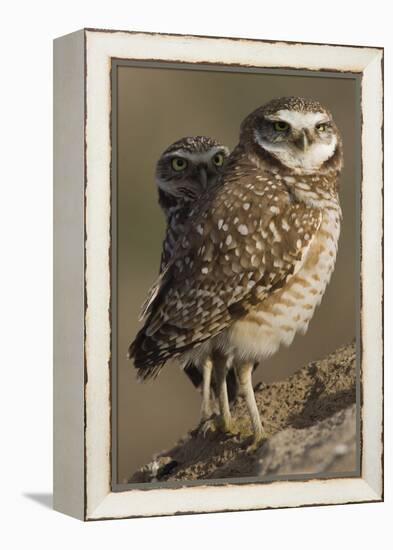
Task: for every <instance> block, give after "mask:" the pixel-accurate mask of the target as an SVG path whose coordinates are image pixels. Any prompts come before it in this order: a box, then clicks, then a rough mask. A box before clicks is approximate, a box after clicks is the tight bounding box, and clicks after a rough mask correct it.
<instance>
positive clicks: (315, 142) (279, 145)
mask: <svg viewBox="0 0 393 550" xmlns="http://www.w3.org/2000/svg"><path fill="white" fill-rule="evenodd" d="M240 141H241V142H242V141H243V142H248V144H249V145H251V146H253V150H254V152H255V153H256V154H257V155H258V154H259V155H260V156H262V157H265V158H266V157H270V159H274V160H275V161H277V162H278V163H279V164H281V165H282V166H284V167H286V168H288V169H289V170H291V171H294V172H296V173H313V172H317V171H318V172H320V171H321V170H322V171H323V169H324V168H326V169H327V170H331V169H332V168H333V169H334V170H336V171H339V170H340V168H341V165H342V145H341V138H340V134H339V131H338V129H337V126H336V124H335V123H334V120H333V118H332V115H331V113H330V112H329V111H328V110H327V109H326V108H325V107H323V106H322V105H321V104H320V103H319V102H318V101H314V100H310V99H304V98H302V97H282V98H279V99H274V100H272V101H270V102H269V103H267V104H265V105H263V106H262V107H259V108H258V109H256V111H254V112H253V113H251V114H250V115H249V116H248V117H247V118H246V119H245V120H244V122H243V124H242V126H241V137H240Z"/></svg>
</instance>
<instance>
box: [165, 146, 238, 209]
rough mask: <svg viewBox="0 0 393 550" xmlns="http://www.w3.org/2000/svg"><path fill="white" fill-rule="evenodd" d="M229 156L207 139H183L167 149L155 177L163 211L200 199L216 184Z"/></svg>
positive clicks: (223, 148)
mask: <svg viewBox="0 0 393 550" xmlns="http://www.w3.org/2000/svg"><path fill="white" fill-rule="evenodd" d="M228 156H229V150H228V148H227V147H224V146H223V145H221V144H220V143H219V142H218V141H216V140H215V139H212V138H210V137H206V136H194V137H184V138H182V139H179V140H178V141H175V143H172V145H170V146H169V147H167V149H165V151H164V152H163V153H162V155H161V157H160V158H159V160H158V162H157V165H156V176H155V177H156V184H157V186H158V191H159V199H160V204H161V206H162V207H163V208H164V210H166V209H167V208H169V207H171V206H176V205H179V204H185V203H187V202H192V201H195V199H197V198H198V197H200V195H201V194H202V193H203V192H204V191H206V189H207V188H208V187H209V186H211V185H214V184H215V183H216V181H217V179H218V177H219V175H220V174H221V173H222V171H223V169H224V166H225V162H226V159H227V157H228Z"/></svg>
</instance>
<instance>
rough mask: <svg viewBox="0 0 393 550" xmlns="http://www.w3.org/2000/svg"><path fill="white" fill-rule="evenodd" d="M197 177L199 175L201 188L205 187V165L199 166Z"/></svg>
mask: <svg viewBox="0 0 393 550" xmlns="http://www.w3.org/2000/svg"><path fill="white" fill-rule="evenodd" d="M198 177H199V182H200V184H201V186H202V189H206V188H207V171H206V167H205V166H199V168H198Z"/></svg>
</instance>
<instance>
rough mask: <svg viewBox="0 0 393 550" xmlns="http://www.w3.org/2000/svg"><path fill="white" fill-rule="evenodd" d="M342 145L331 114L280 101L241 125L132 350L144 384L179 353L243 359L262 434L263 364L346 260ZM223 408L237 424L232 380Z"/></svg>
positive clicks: (221, 368)
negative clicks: (258, 369) (341, 250)
mask: <svg viewBox="0 0 393 550" xmlns="http://www.w3.org/2000/svg"><path fill="white" fill-rule="evenodd" d="M341 167H342V143H341V138H340V136H339V132H338V130H337V127H336V125H335V123H334V121H333V119H332V116H331V114H330V113H329V111H328V110H327V109H325V108H324V107H322V105H320V104H319V103H318V102H316V101H312V100H306V99H303V98H299V97H289V98H281V99H276V100H273V101H271V102H269V103H268V104H266V105H264V106H262V107H260V108H259V109H257V110H256V111H254V112H253V113H251V114H250V115H249V116H248V117H247V118H246V119H245V120H244V121H243V123H242V125H241V130H240V140H239V144H238V146H237V147H236V148H235V150H234V151H233V153H232V154H231V156H230V157H229V160H228V162H227V165H226V168H225V171H224V174H223V176H222V178H221V181H220V185H219V186H216V187H215V188H214V189H212V191H211V192H210V193H209V194H208V196H207V197H206V200H205V201H203V203H200V204H199V207H198V208H197V211H196V212H195V214H194V215H193V216H192V218H191V219H190V221H189V223H188V224H187V226H186V228H185V233H184V236H183V237H182V239H181V241H180V242H179V245H178V246H177V248H176V251H175V254H174V256H173V257H172V259H171V261H170V263H169V264H168V266H167V269H166V271H165V272H164V275H163V277H162V278H161V280H160V281H159V283H158V284H157V287H156V296H155V298H154V300H152V303H151V304H150V308H149V315H148V318H147V320H146V323H145V326H144V327H143V328H142V330H141V331H140V332H139V333H138V335H137V337H136V339H135V341H134V343H133V344H132V345H131V347H130V355H131V356H132V357H133V358H134V363H135V367H136V368H137V369H138V371H139V373H138V374H139V376H140V378H142V379H144V378H149V377H151V376H154V375H156V374H157V373H158V372H159V370H160V369H161V368H162V366H163V365H164V364H165V362H166V361H167V360H168V359H169V358H170V357H180V359H182V360H184V359H187V358H192V360H193V361H194V362H195V363H198V364H203V363H204V362H206V361H209V360H210V359H212V361H213V364H214V368H215V369H217V371H218V372H223V373H224V372H225V369H226V364H227V357H228V356H233V357H234V365H235V368H236V370H237V373H238V378H239V382H240V389H241V393H242V395H243V396H244V398H245V400H246V403H247V407H248V410H249V414H250V417H251V421H252V425H253V430H254V445H256V444H257V443H258V442H259V441H260V440H261V439H262V438H263V435H264V432H263V428H262V423H261V419H260V416H259V413H258V409H257V406H256V402H255V396H254V392H253V387H252V367H253V364H254V362H255V361H258V362H259V361H263V359H265V358H267V357H269V356H271V355H272V354H273V353H275V352H276V351H277V350H278V348H279V346H280V345H281V344H285V345H289V344H290V343H291V342H292V340H293V338H294V336H295V334H296V333H297V332H301V333H305V332H306V330H307V328H308V324H309V322H310V319H311V317H312V315H313V313H314V310H315V308H316V306H317V305H318V304H319V303H320V301H321V298H322V296H323V294H324V291H325V289H326V285H327V284H328V282H329V280H330V277H331V274H332V271H333V269H334V264H335V260H336V254H337V245H338V238H339V232H340V220H341V209H340V204H339V198H338V181H337V180H338V175H339V173H340V171H341ZM219 404H220V412H221V416H222V422H223V425H224V427H229V428H230V424H231V417H230V411H229V406H228V399H227V392H226V384H225V376H224V374H223V375H222V376H221V377H220V386H219Z"/></svg>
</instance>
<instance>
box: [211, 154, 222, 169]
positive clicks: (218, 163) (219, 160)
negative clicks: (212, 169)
mask: <svg viewBox="0 0 393 550" xmlns="http://www.w3.org/2000/svg"><path fill="white" fill-rule="evenodd" d="M224 160H225V157H224V155H223V154H222V153H217V154H216V155H214V157H213V163H214V164H215V165H216V166H222V165H223V164H224Z"/></svg>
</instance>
